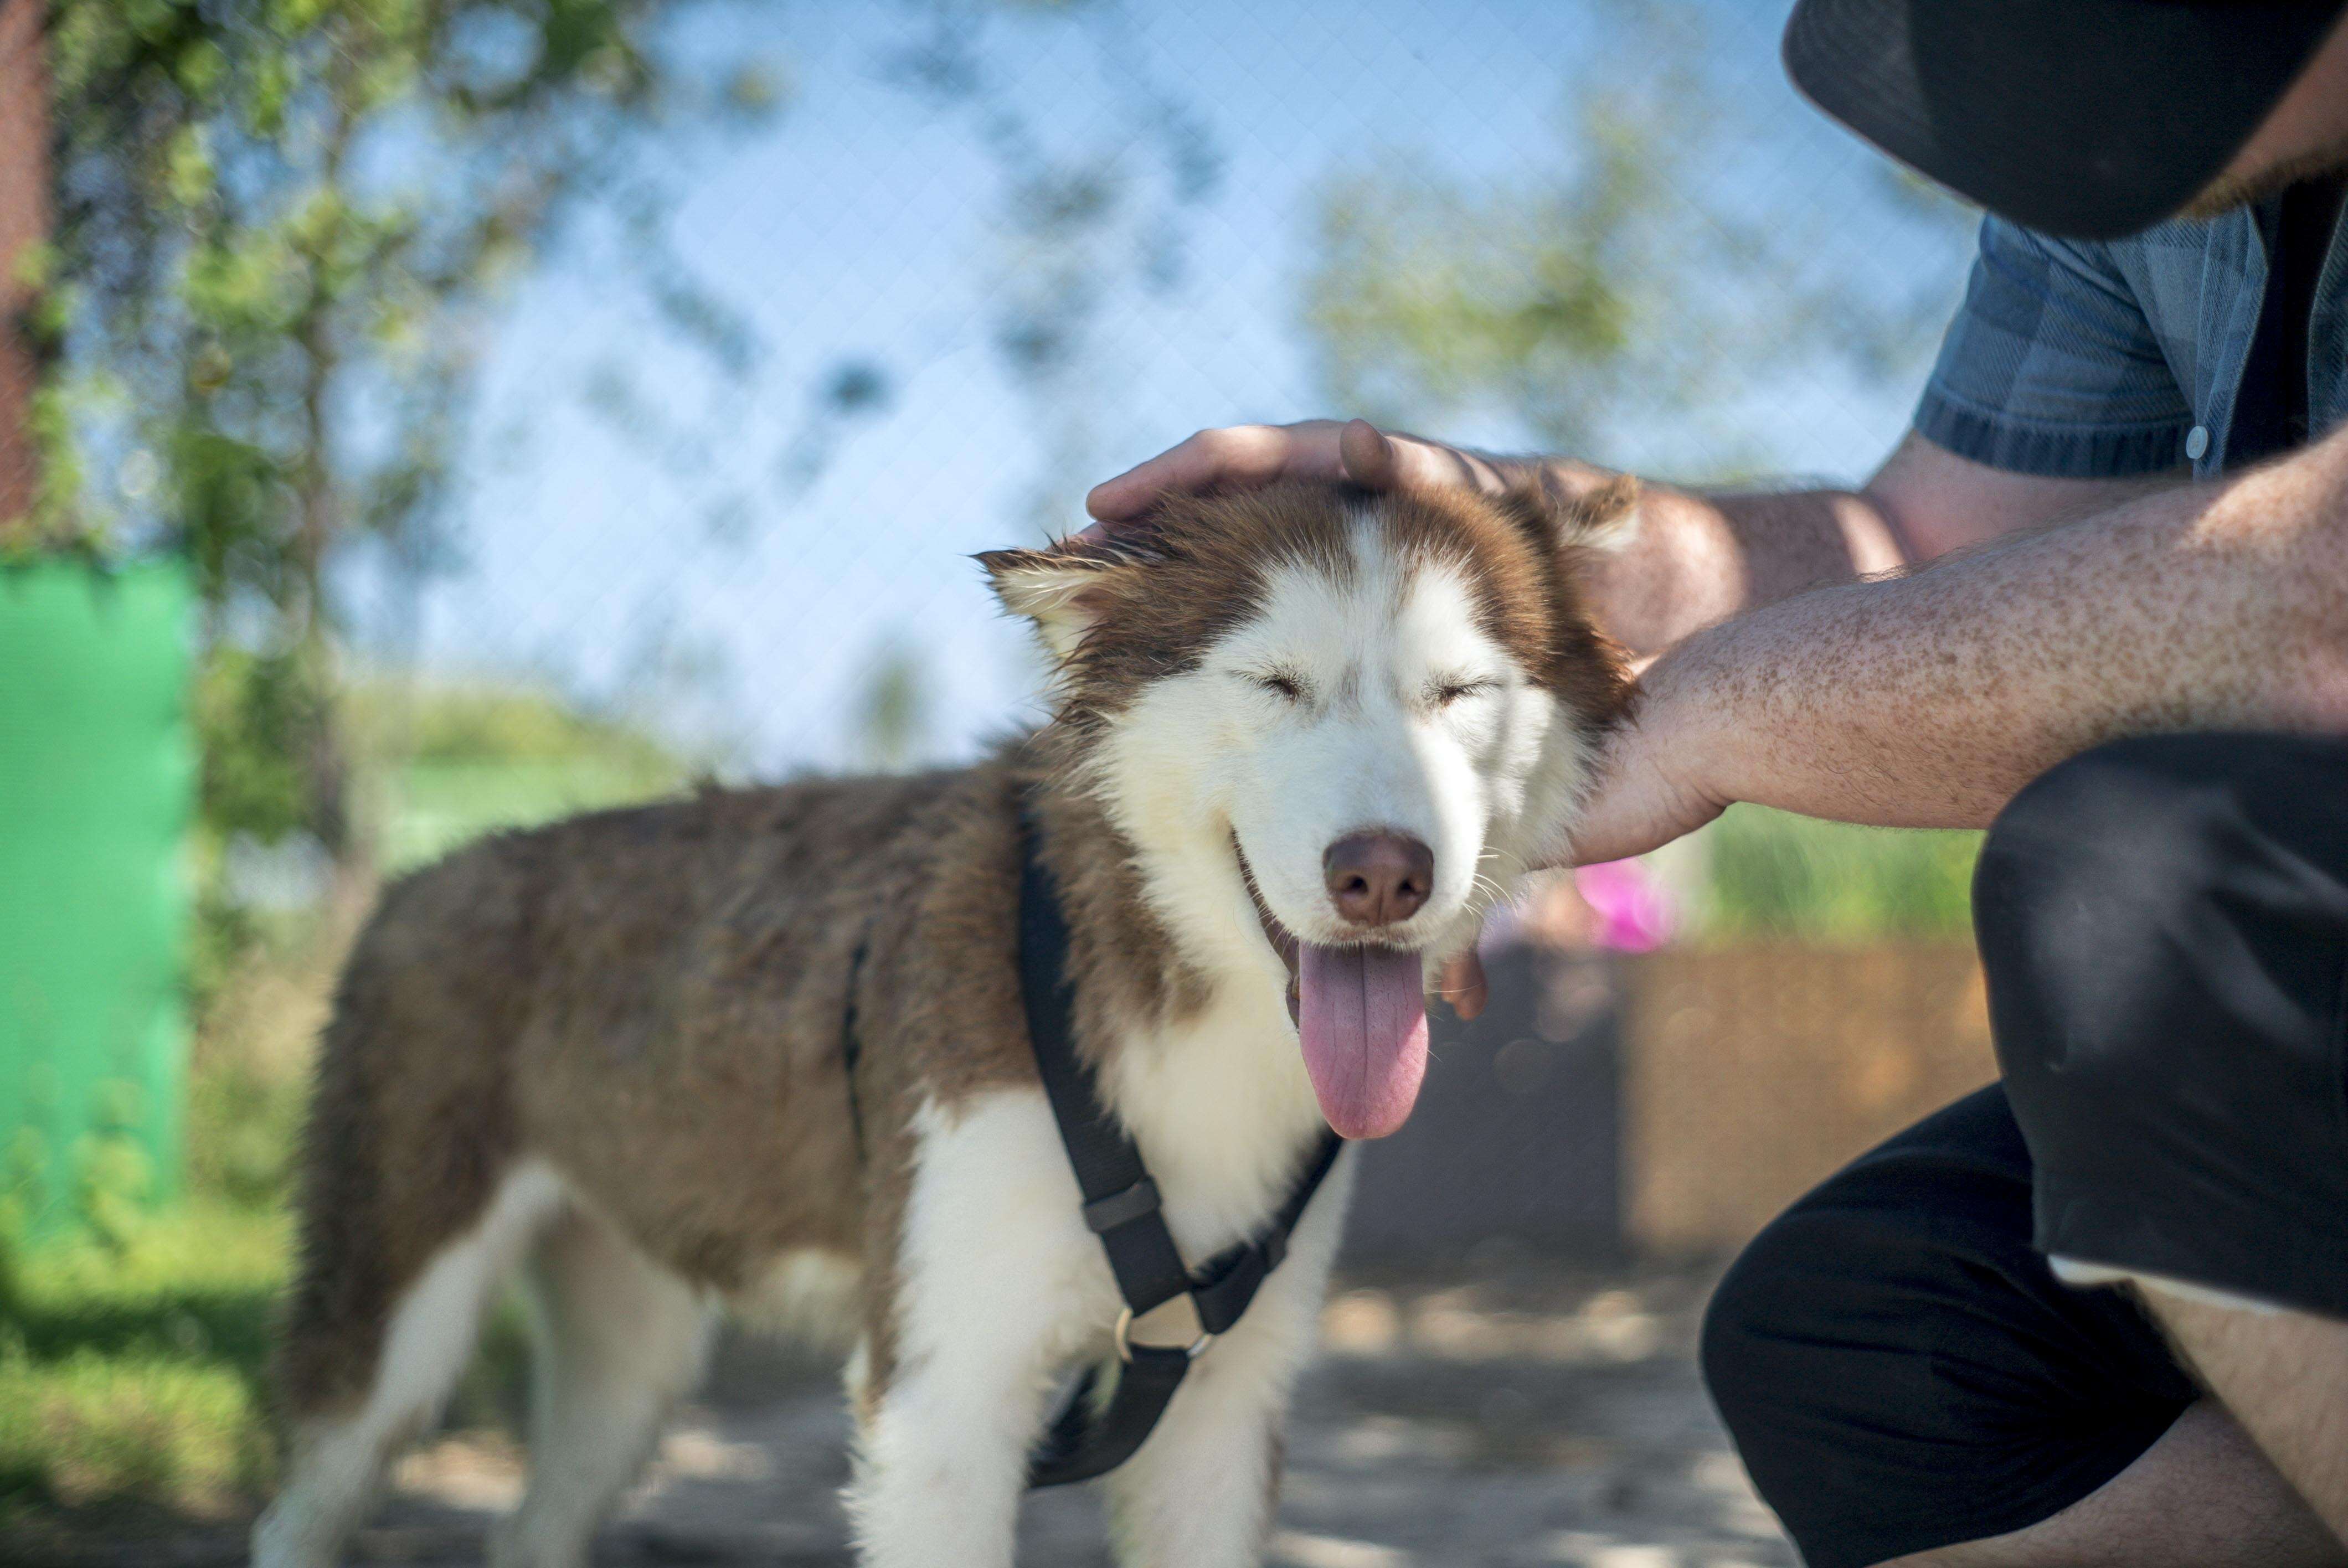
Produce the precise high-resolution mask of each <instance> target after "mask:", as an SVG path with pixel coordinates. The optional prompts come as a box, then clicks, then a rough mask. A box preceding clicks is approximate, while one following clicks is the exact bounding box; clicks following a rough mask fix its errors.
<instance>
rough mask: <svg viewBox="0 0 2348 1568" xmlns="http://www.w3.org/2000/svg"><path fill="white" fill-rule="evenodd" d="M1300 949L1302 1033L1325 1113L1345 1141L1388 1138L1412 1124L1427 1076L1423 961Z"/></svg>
mask: <svg viewBox="0 0 2348 1568" xmlns="http://www.w3.org/2000/svg"><path fill="white" fill-rule="evenodd" d="M1302 946H1303V950H1302V951H1301V952H1300V953H1299V954H1298V955H1297V957H1298V959H1299V962H1298V966H1297V989H1298V991H1299V992H1300V995H1299V998H1298V1006H1297V1016H1296V1023H1297V1032H1298V1033H1299V1034H1300V1035H1302V1036H1303V1042H1304V1071H1306V1072H1308V1073H1310V1074H1311V1075H1312V1078H1313V1093H1315V1094H1317V1095H1319V1096H1320V1097H1321V1114H1323V1116H1326V1117H1327V1118H1328V1119H1329V1125H1330V1126H1332V1127H1334V1128H1335V1129H1336V1130H1337V1132H1338V1134H1339V1136H1341V1137H1346V1138H1383V1137H1385V1135H1386V1134H1387V1133H1389V1132H1393V1131H1394V1130H1395V1128H1397V1127H1399V1126H1401V1125H1402V1124H1403V1122H1406V1121H1407V1120H1408V1119H1409V1117H1410V1108H1411V1106H1412V1105H1413V1104H1414V1103H1416V1102H1417V1100H1418V1082H1419V1080H1420V1079H1421V1078H1423V1077H1425V1076H1426V985H1425V982H1424V981H1423V980H1422V979H1421V975H1422V972H1423V971H1422V970H1421V968H1420V965H1419V958H1418V955H1417V954H1416V953H1406V952H1403V951H1400V950H1398V949H1396V948H1322V947H1315V946H1314V945H1313V943H1311V942H1306V943H1303V945H1302Z"/></svg>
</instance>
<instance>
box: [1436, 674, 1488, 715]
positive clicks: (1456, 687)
mask: <svg viewBox="0 0 2348 1568" xmlns="http://www.w3.org/2000/svg"><path fill="white" fill-rule="evenodd" d="M1499 689H1500V683H1499V682H1498V681H1495V680H1493V679H1492V678H1491V677H1489V676H1487V675H1446V676H1442V677H1439V678H1437V679H1436V680H1434V681H1430V682H1427V684H1426V700H1427V702H1429V703H1430V704H1432V705H1433V706H1435V707H1437V708H1448V707H1449V706H1451V704H1452V703H1454V702H1459V701H1460V700H1461V699H1463V698H1468V697H1481V696H1483V695H1485V694H1486V693H1488V692H1497V691H1498V690H1499Z"/></svg>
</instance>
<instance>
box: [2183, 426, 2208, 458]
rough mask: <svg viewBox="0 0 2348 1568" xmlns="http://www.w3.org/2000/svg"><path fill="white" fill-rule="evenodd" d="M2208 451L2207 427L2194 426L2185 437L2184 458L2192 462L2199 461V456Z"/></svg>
mask: <svg viewBox="0 0 2348 1568" xmlns="http://www.w3.org/2000/svg"><path fill="white" fill-rule="evenodd" d="M2208 450H2209V426H2208V425H2195V426H2194V427H2193V428H2192V429H2191V430H2189V431H2188V432H2186V436H2185V456H2187V457H2188V459H2190V460H2191V461H2193V462H2196V463H2199V461H2201V454H2202V453H2204V452H2207V451H2208Z"/></svg>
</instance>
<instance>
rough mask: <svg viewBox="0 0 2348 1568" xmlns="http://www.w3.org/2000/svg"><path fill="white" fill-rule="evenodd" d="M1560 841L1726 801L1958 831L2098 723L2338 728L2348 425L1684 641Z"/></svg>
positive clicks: (2346, 652)
mask: <svg viewBox="0 0 2348 1568" xmlns="http://www.w3.org/2000/svg"><path fill="white" fill-rule="evenodd" d="M1641 691H1642V698H1641V709H1640V712H1639V715H1638V717H1637V719H1636V721H1635V722H1634V723H1632V725H1631V726H1629V727H1627V728H1626V729H1625V730H1623V731H1622V733H1620V734H1619V735H1618V736H1617V738H1616V740H1615V742H1614V743H1613V744H1612V748H1611V750H1610V752H1609V755H1608V759H1607V772H1606V776H1605V782H1604V783H1603V784H1601V789H1600V792H1599V794H1598V795H1597V797H1596V798H1595V799H1594V800H1593V801H1592V803H1591V809H1590V812H1589V813H1588V815H1586V816H1585V817H1584V818H1583V819H1582V821H1581V824H1580V825H1579V826H1578V827H1577V829H1576V832H1575V842H1574V845H1573V856H1572V857H1573V858H1574V859H1576V860H1581V861H1591V860H1611V859H1614V858H1617V857H1619V856H1624V855H1632V854H1637V853H1639V852H1641V851H1643V850H1646V849H1651V848H1653V847H1655V846H1656V845H1660V844H1663V843H1665V842H1667V841H1669V840H1670V839H1673V838H1675V837H1677V836H1679V835H1681V834H1683V833H1685V832H1688V831H1689V830H1690V829H1692V828H1694V827H1696V826H1699V825H1702V824H1703V823H1704V822H1705V821H1707V820H1709V819H1710V818H1711V817H1712V816H1713V815H1715V814H1717V813H1718V812H1719V810H1720V809H1721V808H1722V807H1723V806H1724V805H1725V804H1728V803H1729V802H1732V801H1755V802H1758V803H1760V804H1766V805H1774V806H1780V807H1783V808H1785V809H1787V810H1789V811H1797V812H1801V813H1804V814H1806V815H1812V816H1823V817H1831V818H1834V819H1836V820H1838V821H1843V822H1859V823H1872V824H1878V825H1892V826H1915V827H1978V826H1982V825H1986V824H1987V823H1988V821H1989V819H1990V818H1991V817H1992V816H1993V815H1995V814H1996V812H1997V810H1998V809H1999V807H2001V806H2002V805H2003V804H2004V803H2005V802H2006V801H2007V800H2008V799H2010V798H2011V797H2012V796H2013V794H2014V792H2015V791H2017V790H2019V789H2020V788H2021V787H2022V785H2023V784H2026V783H2027V782H2029V780H2031V779H2032V778H2034V777H2035V776H2036V775H2037V774H2040V773H2043V772H2044V771H2045V770H2046V769H2047V768H2049V767H2051V766H2053V765H2054V764H2055V763H2057V762H2060V761H2062V760H2063V759H2064V758H2065V757H2068V756H2071V755H2074V754H2075V753H2078V752H2081V751H2084V750H2085V749H2086V748H2088V747H2089V746H2092V745H2094V744H2096V743H2098V742H2101V741H2104V740H2107V739H2111V738H2114V737H2116V736H2119V735H2124V734H2131V733H2142V732H2148V731H2159V730H2181V729H2219V728H2226V727H2230V726H2235V727H2245V728H2250V727H2256V728H2266V729H2283V730H2318V731H2343V730H2348V432H2343V434H2342V435H2339V436H2334V437H2333V438H2332V439H2330V440H2328V441H2326V442H2324V443H2322V445H2321V446H2315V447H2312V448H2310V449H2309V450H2307V451H2305V452H2302V453H2300V454H2298V455H2296V456H2292V457H2290V458H2287V459H2284V460H2282V461H2281V462H2278V463H2276V464H2273V465H2271V466H2268V467H2264V468H2260V469H2256V470H2253V471H2251V472H2250V473H2248V474H2245V475H2243V476H2241V477H2239V478H2236V479H2232V480H2230V481H2228V482H2226V483H2223V484H2218V485H2208V486H2199V487H2184V488H2171V489H2166V490H2162V491H2159V492H2157V493H2155V494H2151V495H2147V496H2142V497H2138V498H2137V499H2136V500H2134V501H2131V502H2128V503H2127V504H2124V505H2122V506H2119V507H2115V508H2113V509H2110V510H2107V511H2105V512H2102V513H2099V514H2097V515H2096V516H2093V517H2090V518H2085V519H2083V520H2079V521H2076V522H2073V523H2070V524H2068V525H2066V526H2063V527H2057V528H2049V529H2046V530H2044V531H2042V532H2037V533H2033V534H2028V535H2023V536H2020V537H2012V538H2006V539H2005V540H2003V542H1999V543H1994V544H1991V545H1988V546H1986V547H1984V548H1978V549H1974V550H1971V551H1967V552H1963V553H1960V554H1957V555H1954V556H1952V557H1951V558H1950V559H1946V560H1944V561H1942V562H1941V564H1939V565H1936V566H1934V567H1932V568H1931V569H1929V570H1922V571H1918V572H1915V573H1913V574H1911V575H1909V576H1906V577H1903V578H1898V579H1890V580H1880V581H1869V582H1855V583H1850V584H1847V585H1844V586H1841V587H1836V588H1828V589H1819V590H1818V591H1816V592H1813V593H1807V594H1803V595H1800V596H1798V597H1797V598H1793V599H1790V600H1784V601H1782V602H1780V603H1777V604H1775V605H1772V606H1768V607H1766V608H1763V609H1760V610H1754V611H1753V612H1751V613H1749V614H1747V615H1745V616H1742V617H1740V618H1738V619H1737V620H1733V621H1730V622H1727V623H1725V624H1723V625H1719V626H1715V627H1713V628H1711V629H1710V630H1704V631H1703V632H1700V633H1698V634H1696V635H1694V636H1693V637H1690V638H1689V639H1688V640H1687V641H1684V642H1683V643H1681V644H1680V645H1679V646H1677V647H1676V648H1674V649H1673V651H1671V652H1669V653H1668V654H1666V655H1665V656H1664V657H1663V658H1662V659H1660V660H1658V661H1656V663H1655V664H1654V665H1653V668H1652V669H1650V670H1649V671H1648V672H1647V674H1646V677H1645V678H1644V680H1643V681H1642V682H1641Z"/></svg>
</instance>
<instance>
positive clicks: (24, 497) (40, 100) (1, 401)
mask: <svg viewBox="0 0 2348 1568" xmlns="http://www.w3.org/2000/svg"><path fill="white" fill-rule="evenodd" d="M40 17H41V8H40V5H39V0H0V518H13V517H21V516H23V515H24V514H25V513H26V512H27V511H29V510H31V509H32V506H33V500H34V483H35V472H36V470H35V465H34V457H33V440H32V419H33V388H34V382H35V375H36V356H35V354H34V353H33V345H32V343H30V342H29V341H28V340H27V338H26V333H24V332H23V331H22V330H21V328H20V326H19V323H20V321H21V320H22V319H23V317H24V314H25V312H26V305H27V304H28V303H29V300H28V298H27V295H28V293H29V290H28V289H27V287H26V282H25V281H24V280H23V278H22V277H21V276H20V275H19V268H20V267H22V266H24V265H25V264H26V263H27V262H32V261H37V260H38V258H39V247H40V243H41V241H42V239H43V238H44V236H45V235H46V233H47V231H48V225H49V190H48V184H49V170H48V121H47V114H46V105H47V103H48V79H47V72H46V71H45V70H44V69H43V68H42V59H41V27H40Z"/></svg>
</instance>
